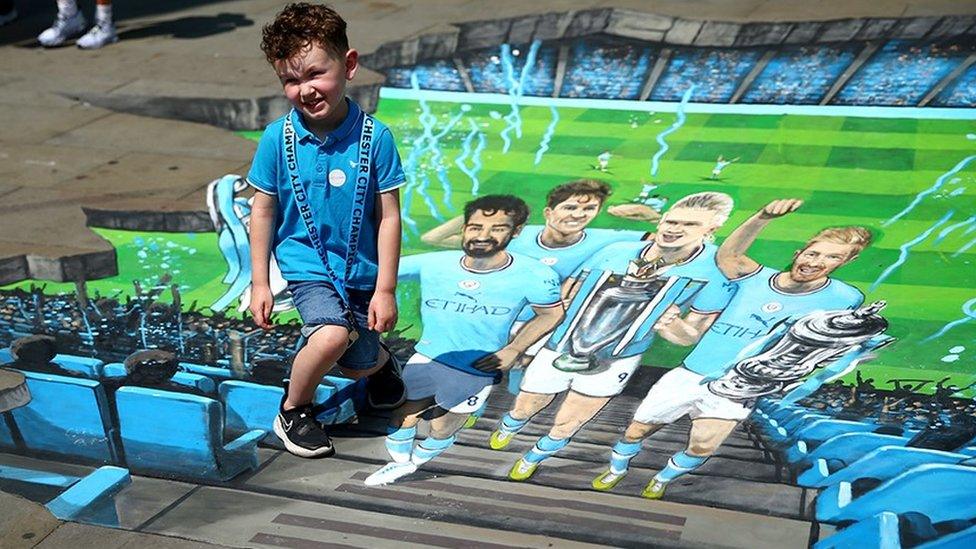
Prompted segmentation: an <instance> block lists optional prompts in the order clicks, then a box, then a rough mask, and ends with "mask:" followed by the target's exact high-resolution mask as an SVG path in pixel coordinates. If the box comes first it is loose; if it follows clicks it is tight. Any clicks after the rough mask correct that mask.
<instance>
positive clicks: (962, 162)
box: [881, 154, 976, 227]
mask: <svg viewBox="0 0 976 549" xmlns="http://www.w3.org/2000/svg"><path fill="white" fill-rule="evenodd" d="M973 160H976V154H974V155H972V156H967V157H966V158H963V159H962V160H960V161H959V163H958V164H956V166H955V167H954V168H952V169H951V170H949V171H947V172H946V173H944V174H942V175H940V176H939V178H938V179H936V180H935V183H933V184H932V186H931V187H929V188H928V189H925V190H924V191H922V192H920V193H918V194H917V195H915V200H912V203H911V204H909V205H908V206H907V207H906V208H905V209H904V210H902V211H900V212H898V213H896V214H895V215H894V216H892V218H891V219H889V220H887V221H885V222H884V223H882V224H881V226H882V227H887V226H889V225H891V224H892V223H894V222H895V221H898V220H899V219H901V218H902V217H905V216H906V215H908V214H909V213H910V212H911V211H912V210H914V209H915V208H916V207H917V206H918V205H919V204H921V203H922V201H923V200H925V197H927V196H929V195H930V194H933V193H935V192H936V191H938V190H939V189H941V188H942V186H943V185H945V183H946V181H948V180H949V178H950V177H952V176H954V175H956V174H957V173H959V172H960V171H962V169H963V168H965V167H966V166H967V165H968V164H969V163H970V162H972V161H973Z"/></svg>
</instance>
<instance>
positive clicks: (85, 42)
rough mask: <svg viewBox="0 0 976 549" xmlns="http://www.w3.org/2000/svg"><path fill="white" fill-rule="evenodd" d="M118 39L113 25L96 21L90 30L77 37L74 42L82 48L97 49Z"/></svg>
mask: <svg viewBox="0 0 976 549" xmlns="http://www.w3.org/2000/svg"><path fill="white" fill-rule="evenodd" d="M118 41H119V36H118V35H117V34H115V25H112V24H108V25H103V24H101V23H96V24H95V26H94V27H92V28H91V30H89V31H88V32H87V33H85V35H84V36H82V37H81V38H79V39H78V42H76V44H77V45H78V47H79V48H81V49H83V50H97V49H98V48H100V47H102V46H107V45H109V44H114V43H116V42H118Z"/></svg>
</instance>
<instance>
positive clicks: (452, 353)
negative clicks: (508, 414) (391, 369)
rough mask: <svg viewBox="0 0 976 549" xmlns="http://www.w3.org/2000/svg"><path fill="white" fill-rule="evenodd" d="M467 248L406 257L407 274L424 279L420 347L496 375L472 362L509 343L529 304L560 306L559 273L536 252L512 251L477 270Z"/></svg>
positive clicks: (448, 361) (403, 264) (455, 365)
mask: <svg viewBox="0 0 976 549" xmlns="http://www.w3.org/2000/svg"><path fill="white" fill-rule="evenodd" d="M464 255H465V254H464V252H461V251H445V252H437V253H432V254H421V255H412V256H407V257H404V258H402V259H401V260H400V270H399V276H400V278H401V279H417V278H418V277H419V279H420V316H421V320H422V322H423V327H424V328H423V333H422V334H421V336H420V341H419V342H418V343H417V347H416V350H417V352H418V353H422V354H423V355H426V356H428V357H430V358H432V359H434V360H436V361H438V362H441V363H443V364H446V365H448V366H451V367H452V368H457V369H459V370H462V371H465V372H468V373H471V374H475V375H482V376H492V377H494V376H496V375H497V374H496V373H486V372H483V371H481V370H478V369H476V368H474V366H472V364H473V363H474V362H475V361H477V360H478V359H480V358H483V357H484V356H485V355H488V354H491V353H493V352H495V351H497V350H498V349H501V348H502V347H504V346H505V345H506V344H507V343H508V341H509V330H510V329H511V327H512V323H513V322H514V321H515V318H516V316H517V315H518V313H519V311H521V310H522V308H523V307H525V306H526V305H535V306H537V307H549V306H559V304H560V300H559V277H558V276H557V275H556V273H555V272H554V271H553V270H552V269H550V268H549V267H546V266H545V265H542V264H540V263H539V262H538V261H535V260H534V259H532V258H530V257H526V256H523V255H519V254H513V253H510V254H509V255H510V257H511V259H510V261H509V262H508V263H507V264H506V265H505V266H503V267H501V268H498V269H495V270H491V271H482V272H479V271H474V270H471V269H468V268H467V267H465V266H464V265H463V264H462V262H461V260H462V259H463V258H464Z"/></svg>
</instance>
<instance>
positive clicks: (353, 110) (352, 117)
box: [288, 97, 362, 145]
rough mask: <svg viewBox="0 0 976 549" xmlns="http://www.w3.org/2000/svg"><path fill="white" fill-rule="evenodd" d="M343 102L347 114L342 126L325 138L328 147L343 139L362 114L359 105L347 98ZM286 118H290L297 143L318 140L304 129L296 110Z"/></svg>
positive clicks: (303, 123)
mask: <svg viewBox="0 0 976 549" xmlns="http://www.w3.org/2000/svg"><path fill="white" fill-rule="evenodd" d="M345 101H346V103H347V104H348V105H349V112H347V113H346V118H345V119H344V120H343V121H342V124H339V127H338V128H336V129H334V130H332V131H331V132H329V133H328V135H327V136H326V144H328V145H333V144H335V143H338V142H339V141H342V140H343V139H345V138H346V137H347V136H348V135H349V133H350V132H352V129H353V128H354V127H355V126H356V122H358V121H359V116H360V114H361V113H362V111H361V110H360V108H359V105H357V104H356V102H355V101H353V100H352V99H349V98H348V97H346V98H345ZM288 116H291V123H292V125H293V126H294V127H295V137H297V138H298V141H299V142H303V141H307V140H308V139H313V138H314V139H316V140H317V139H318V137H316V136H315V134H314V133H312V132H311V131H309V129H308V128H307V127H305V119H304V118H302V115H301V114H300V113H299V112H298V111H297V110H295V109H292V110H291V112H290V113H289V114H288Z"/></svg>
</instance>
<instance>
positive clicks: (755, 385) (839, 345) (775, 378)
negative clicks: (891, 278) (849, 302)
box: [708, 301, 894, 400]
mask: <svg viewBox="0 0 976 549" xmlns="http://www.w3.org/2000/svg"><path fill="white" fill-rule="evenodd" d="M884 306H885V302H884V301H875V302H874V303H872V304H870V305H868V306H866V307H861V308H860V309H854V310H843V311H816V312H813V313H810V314H807V315H805V316H803V317H800V318H799V319H797V320H795V321H792V322H791V321H789V320H788V321H786V322H784V324H783V325H782V326H781V329H780V330H779V332H780V333H779V334H778V339H776V335H777V334H776V332H773V333H771V334H770V335H771V336H772V337H771V338H770V339H771V341H769V342H767V343H766V345H763V346H762V347H763V348H765V350H764V351H761V352H760V353H759V354H756V355H755V356H752V357H749V358H744V359H742V360H739V361H738V362H737V363H736V365H735V366H733V367H732V368H731V369H730V370H729V371H728V372H727V373H726V374H725V375H724V376H722V377H720V378H718V379H714V380H712V381H709V382H708V389H709V390H710V391H711V392H712V393H715V394H716V395H719V396H723V397H726V398H729V399H733V400H752V399H755V398H758V397H761V396H764V395H771V394H774V393H780V392H783V391H785V390H787V389H790V388H792V387H793V386H795V385H796V384H797V382H799V381H800V380H802V379H803V378H804V377H806V376H807V375H809V374H810V373H812V372H813V371H814V370H817V369H818V368H822V367H825V366H827V365H829V364H831V363H834V362H836V361H841V359H842V358H843V357H845V356H847V357H852V359H853V358H856V357H859V356H861V355H863V354H865V353H867V352H868V351H872V350H875V349H878V348H880V347H882V346H884V345H887V344H888V343H890V342H892V341H894V339H893V338H891V337H888V336H884V335H883V334H884V332H885V330H887V329H888V321H887V320H885V319H884V317H882V316H880V315H878V313H879V312H880V311H881V309H883V308H884ZM849 362H850V363H852V364H856V362H855V361H854V360H850V361H849Z"/></svg>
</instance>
